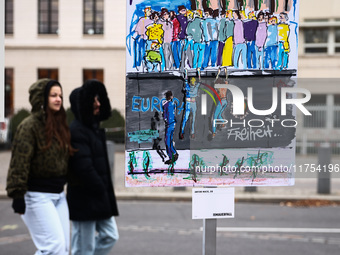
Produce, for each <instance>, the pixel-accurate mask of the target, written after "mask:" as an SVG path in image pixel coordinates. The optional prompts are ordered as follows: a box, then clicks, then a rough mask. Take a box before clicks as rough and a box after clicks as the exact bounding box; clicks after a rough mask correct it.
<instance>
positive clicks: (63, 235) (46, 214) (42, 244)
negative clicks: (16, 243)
mask: <svg viewBox="0 0 340 255" xmlns="http://www.w3.org/2000/svg"><path fill="white" fill-rule="evenodd" d="M25 203H26V212H25V214H24V215H22V216H21V217H22V219H23V221H24V222H25V224H26V226H27V228H28V230H29V232H30V234H31V237H32V240H33V242H34V244H35V246H36V248H37V251H36V253H35V255H40V254H44V255H47V254H48V255H68V254H69V246H70V221H69V212H68V206H67V202H66V196H65V193H64V192H62V193H60V194H55V193H44V192H33V191H28V192H26V194H25Z"/></svg>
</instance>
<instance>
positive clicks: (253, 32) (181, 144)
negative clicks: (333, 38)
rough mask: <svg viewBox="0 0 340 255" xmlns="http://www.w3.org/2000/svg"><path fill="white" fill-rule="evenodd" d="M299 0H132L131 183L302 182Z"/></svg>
mask: <svg viewBox="0 0 340 255" xmlns="http://www.w3.org/2000/svg"><path fill="white" fill-rule="evenodd" d="M298 14H299V5H298V0H210V1H207V0H128V1H127V36H126V71H127V73H126V131H127V132H126V149H125V161H126V162H125V166H126V167H125V184H126V186H127V187H136V186H209V185H214V186H215V185H231V186H251V185H255V186H275V185H280V186H282V185H293V184H294V178H293V173H292V170H293V165H294V163H295V131H296V126H297V124H298V123H297V121H296V117H295V114H296V113H295V108H293V105H292V104H289V103H287V102H289V100H290V99H292V98H293V94H292V93H290V90H289V89H290V88H295V87H296V76H297V55H298V54H297V47H298V44H297V43H298Z"/></svg>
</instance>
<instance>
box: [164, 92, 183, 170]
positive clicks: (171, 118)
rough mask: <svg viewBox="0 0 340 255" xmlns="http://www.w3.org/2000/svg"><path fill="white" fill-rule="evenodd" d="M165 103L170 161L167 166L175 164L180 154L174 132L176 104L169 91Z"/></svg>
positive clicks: (166, 144) (166, 162) (167, 147)
mask: <svg viewBox="0 0 340 255" xmlns="http://www.w3.org/2000/svg"><path fill="white" fill-rule="evenodd" d="M164 95H165V99H166V100H165V101H164V103H163V118H164V123H165V147H166V153H167V154H168V157H169V159H168V160H167V161H165V164H168V165H170V164H173V163H174V162H176V161H177V159H178V156H179V155H178V153H177V151H176V148H175V143H174V132H175V127H176V104H175V103H174V101H173V98H174V97H173V94H172V92H171V91H170V90H169V91H167V92H166V93H165V94H164Z"/></svg>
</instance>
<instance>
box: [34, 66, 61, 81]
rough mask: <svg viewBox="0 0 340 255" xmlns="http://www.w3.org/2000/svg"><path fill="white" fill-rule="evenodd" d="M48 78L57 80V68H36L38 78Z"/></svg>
mask: <svg viewBox="0 0 340 255" xmlns="http://www.w3.org/2000/svg"><path fill="white" fill-rule="evenodd" d="M43 78H49V79H52V80H56V81H58V80H59V72H58V69H51V68H49V69H48V68H39V69H38V79H43Z"/></svg>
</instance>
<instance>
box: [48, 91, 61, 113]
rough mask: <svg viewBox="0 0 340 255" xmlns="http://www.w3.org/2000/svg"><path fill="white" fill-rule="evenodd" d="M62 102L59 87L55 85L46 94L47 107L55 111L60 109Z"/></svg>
mask: <svg viewBox="0 0 340 255" xmlns="http://www.w3.org/2000/svg"><path fill="white" fill-rule="evenodd" d="M62 104H63V94H62V91H61V88H60V87H59V86H57V85H55V86H53V87H52V88H51V90H50V94H49V95H48V107H49V108H50V109H51V110H52V111H53V112H57V111H59V110H60V108H61V106H62Z"/></svg>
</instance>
